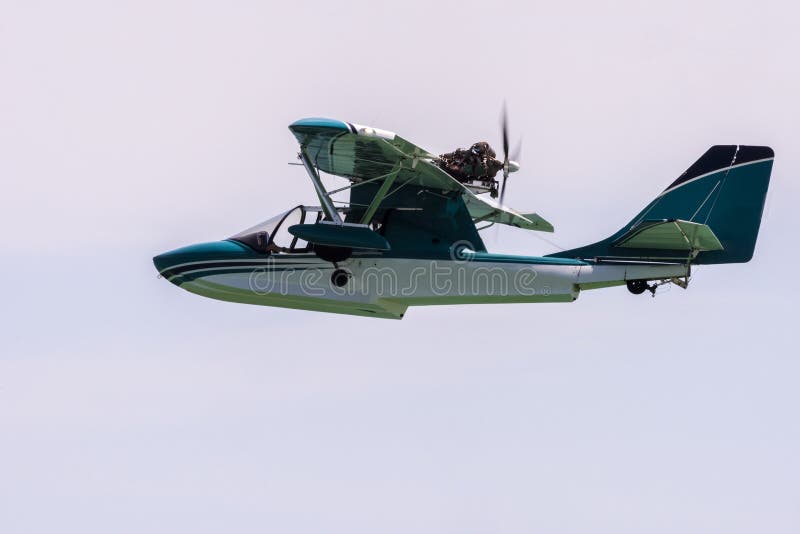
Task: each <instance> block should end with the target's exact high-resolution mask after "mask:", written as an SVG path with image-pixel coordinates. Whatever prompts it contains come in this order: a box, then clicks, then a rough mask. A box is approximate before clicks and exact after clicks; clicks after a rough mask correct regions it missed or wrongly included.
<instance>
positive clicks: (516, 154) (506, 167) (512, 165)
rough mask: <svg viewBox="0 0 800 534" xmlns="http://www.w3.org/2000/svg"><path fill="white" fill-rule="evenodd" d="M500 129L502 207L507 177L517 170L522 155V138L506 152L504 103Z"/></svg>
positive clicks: (506, 117)
mask: <svg viewBox="0 0 800 534" xmlns="http://www.w3.org/2000/svg"><path fill="white" fill-rule="evenodd" d="M500 129H501V130H502V132H503V182H502V183H501V184H500V204H501V205H502V204H503V199H504V198H505V196H506V181H507V180H508V175H509V174H511V173H512V172H517V171H518V170H519V158H520V155H521V154H522V138H520V140H519V141H518V142H517V146H516V147H514V151H513V152H511V153H509V150H508V149H509V146H508V137H509V136H508V111H507V108H506V103H505V102H503V112H502V114H501V115H500Z"/></svg>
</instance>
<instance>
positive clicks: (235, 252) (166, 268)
mask: <svg viewBox="0 0 800 534" xmlns="http://www.w3.org/2000/svg"><path fill="white" fill-rule="evenodd" d="M254 255H255V254H254V252H253V251H252V250H250V249H249V248H247V246H245V245H242V244H241V243H238V242H236V241H214V242H211V243H199V244H197V245H189V246H188V247H183V248H179V249H175V250H170V251H169V252H164V253H163V254H159V255H158V256H155V257H154V258H153V265H155V266H156V270H157V271H158V273H159V274H160V275H161V276H163V277H164V278H166V279H167V280H169V281H170V282H172V283H174V284H178V285H180V283H181V279H180V276H179V275H180V274H181V273H183V272H187V271H189V270H192V269H195V270H196V269H198V268H200V267H202V266H203V265H204V264H207V263H210V262H214V261H220V260H222V261H224V260H231V259H239V258H241V259H249V258H251V257H252V256H254Z"/></svg>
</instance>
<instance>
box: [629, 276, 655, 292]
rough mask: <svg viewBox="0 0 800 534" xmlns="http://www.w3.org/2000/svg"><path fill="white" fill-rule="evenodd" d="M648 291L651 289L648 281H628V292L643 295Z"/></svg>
mask: <svg viewBox="0 0 800 534" xmlns="http://www.w3.org/2000/svg"><path fill="white" fill-rule="evenodd" d="M648 289H650V285H649V284H648V283H647V280H628V291H630V292H631V293H633V294H634V295H641V294H642V293H644V292H645V291H647V290H648Z"/></svg>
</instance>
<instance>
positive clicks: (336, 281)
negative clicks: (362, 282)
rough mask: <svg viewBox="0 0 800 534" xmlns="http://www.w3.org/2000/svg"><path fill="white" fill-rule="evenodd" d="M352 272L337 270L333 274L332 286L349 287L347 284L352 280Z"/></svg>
mask: <svg viewBox="0 0 800 534" xmlns="http://www.w3.org/2000/svg"><path fill="white" fill-rule="evenodd" d="M351 276H352V275H351V274H350V271H348V270H346V269H336V270H334V271H333V274H331V284H332V285H334V286H335V287H344V286H346V285H347V282H348V281H349V280H350V277H351Z"/></svg>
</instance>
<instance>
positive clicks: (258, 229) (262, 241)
mask: <svg viewBox="0 0 800 534" xmlns="http://www.w3.org/2000/svg"><path fill="white" fill-rule="evenodd" d="M322 216H323V213H322V210H321V209H320V208H318V207H311V206H297V207H294V208H292V209H290V210H289V211H285V212H283V213H281V214H280V215H276V216H275V217H272V218H271V219H268V220H266V221H264V222H262V223H259V224H257V225H255V226H253V227H250V228H248V229H247V230H243V231H241V232H239V233H238V234H236V235H234V236H231V237H230V238H229V239H232V240H234V241H238V242H239V243H243V244H245V245H247V246H248V247H250V248H252V249H253V250H255V251H256V252H260V253H262V254H266V253H268V252H273V253H274V252H289V253H291V252H309V251H310V250H311V247H310V246H309V244H308V242H307V241H304V240H302V239H300V238H298V237H296V236H293V235H292V234H290V233H289V227H290V226H294V225H295V224H313V223H316V222H319V221H320V220H321V219H322Z"/></svg>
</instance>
